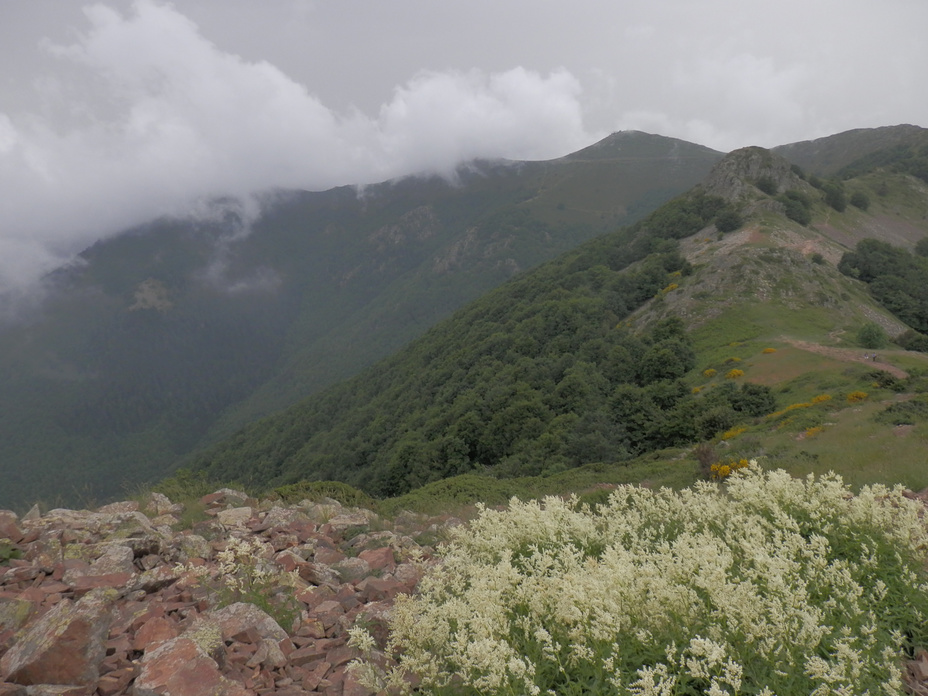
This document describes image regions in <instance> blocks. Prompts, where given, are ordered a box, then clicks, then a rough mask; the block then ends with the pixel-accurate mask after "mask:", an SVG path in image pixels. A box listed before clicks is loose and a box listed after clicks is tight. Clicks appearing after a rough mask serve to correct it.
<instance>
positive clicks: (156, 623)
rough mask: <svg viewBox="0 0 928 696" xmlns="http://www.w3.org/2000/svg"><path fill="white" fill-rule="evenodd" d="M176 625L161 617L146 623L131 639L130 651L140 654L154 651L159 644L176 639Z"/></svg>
mask: <svg viewBox="0 0 928 696" xmlns="http://www.w3.org/2000/svg"><path fill="white" fill-rule="evenodd" d="M178 633H179V631H178V630H177V624H175V623H174V622H173V621H171V620H170V619H166V618H164V617H163V616H156V617H154V618H151V619H149V620H148V621H146V622H145V623H144V624H142V626H141V627H140V628H139V630H138V631H137V632H136V634H135V636H134V637H133V639H132V649H133V650H138V651H140V652H149V651H151V650H154V649H155V648H156V647H157V646H159V645H161V643H163V642H165V641H167V640H172V639H173V638H177V635H178Z"/></svg>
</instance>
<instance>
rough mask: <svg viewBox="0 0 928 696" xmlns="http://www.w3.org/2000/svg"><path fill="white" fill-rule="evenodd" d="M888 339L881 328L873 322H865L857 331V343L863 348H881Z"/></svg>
mask: <svg viewBox="0 0 928 696" xmlns="http://www.w3.org/2000/svg"><path fill="white" fill-rule="evenodd" d="M888 340H889V337H888V336H887V335H886V332H885V331H884V330H883V327H882V326H880V325H879V324H876V323H874V322H872V321H871V322H867V323H866V324H864V325H863V326H861V327H860V329H858V331H857V342H858V343H859V344H860V345H862V346H863V347H864V348H882V347H883V346H885V345H886V341H888Z"/></svg>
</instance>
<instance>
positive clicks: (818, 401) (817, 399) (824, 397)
mask: <svg viewBox="0 0 928 696" xmlns="http://www.w3.org/2000/svg"><path fill="white" fill-rule="evenodd" d="M826 401H831V394H819V395H818V396H813V397H812V403H813V404H821V403H824V402H826Z"/></svg>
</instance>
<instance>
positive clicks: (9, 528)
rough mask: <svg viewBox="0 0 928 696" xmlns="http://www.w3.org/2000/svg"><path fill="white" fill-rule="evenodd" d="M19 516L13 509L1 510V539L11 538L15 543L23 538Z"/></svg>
mask: <svg viewBox="0 0 928 696" xmlns="http://www.w3.org/2000/svg"><path fill="white" fill-rule="evenodd" d="M23 536H24V535H23V530H22V528H20V526H19V516H18V515H17V514H16V513H15V512H13V511H11V510H0V539H9V540H10V541H12V542H13V543H14V544H18V543H19V542H20V541H22V540H23Z"/></svg>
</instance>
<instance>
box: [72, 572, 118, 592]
mask: <svg viewBox="0 0 928 696" xmlns="http://www.w3.org/2000/svg"><path fill="white" fill-rule="evenodd" d="M131 579H132V575H130V574H129V573H110V574H108V575H82V576H80V577H77V578H74V579H73V580H72V582H71V589H72V590H73V591H74V595H75V596H76V597H80V596H82V595H84V594H86V593H87V592H89V591H90V590H95V589H99V588H109V589H122V588H123V587H125V586H126V585H128V584H129V581H130V580H131Z"/></svg>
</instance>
